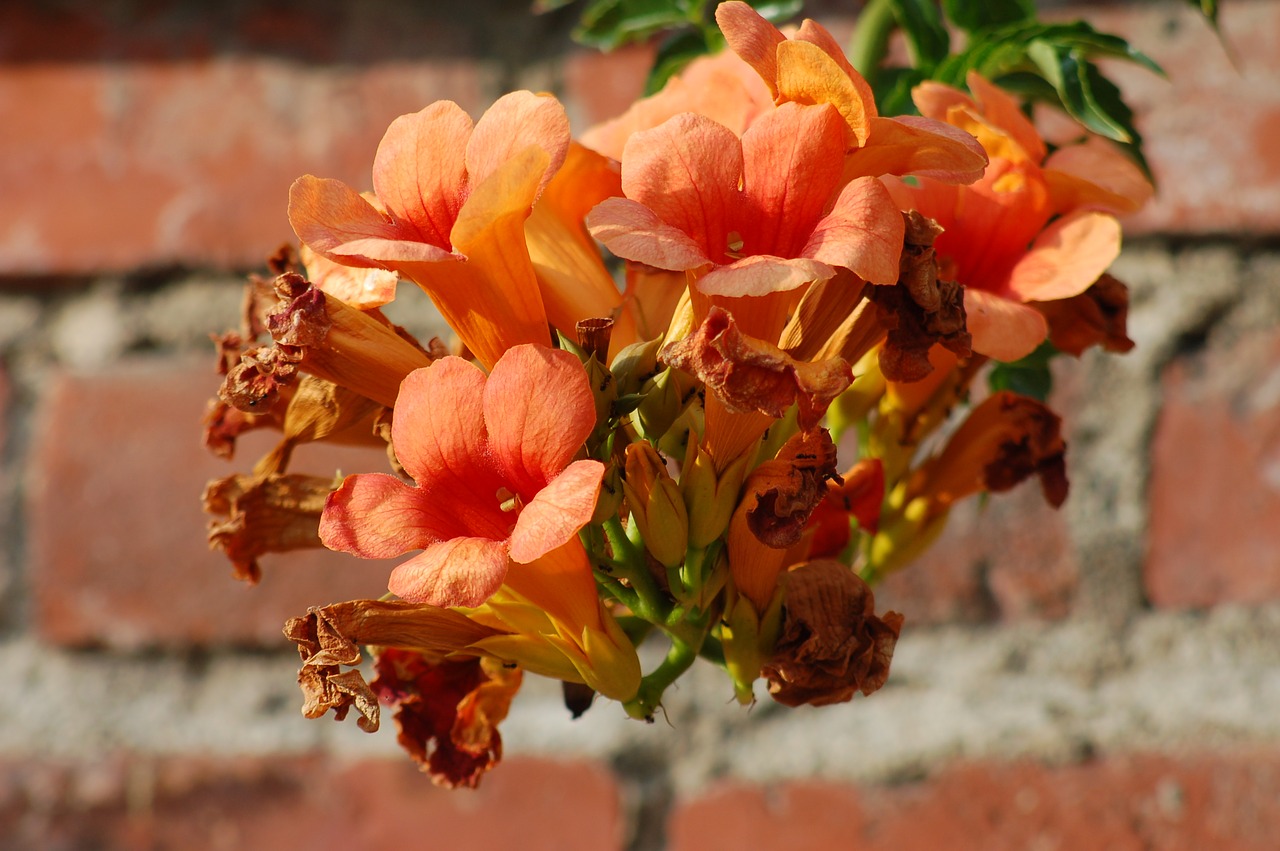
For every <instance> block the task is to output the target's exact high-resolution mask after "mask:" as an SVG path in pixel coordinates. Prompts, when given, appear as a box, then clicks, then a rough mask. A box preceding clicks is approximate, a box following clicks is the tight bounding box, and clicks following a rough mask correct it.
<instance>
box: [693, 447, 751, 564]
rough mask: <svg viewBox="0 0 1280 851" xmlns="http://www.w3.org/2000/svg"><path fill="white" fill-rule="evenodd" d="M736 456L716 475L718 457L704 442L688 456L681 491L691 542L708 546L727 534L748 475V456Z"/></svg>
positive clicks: (694, 544) (696, 545)
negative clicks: (743, 481)
mask: <svg viewBox="0 0 1280 851" xmlns="http://www.w3.org/2000/svg"><path fill="white" fill-rule="evenodd" d="M751 454H753V453H750V452H747V453H744V454H742V455H740V456H738V458H736V459H734V461H733V463H731V464H730V465H729V466H728V468H726V469H725V471H724V472H723V473H721V474H720V475H716V465H715V461H714V460H713V459H712V457H711V454H710V453H709V452H707V450H706V449H704V448H702V447H701V446H699V447H698V449H697V454H696V455H692V456H690V457H686V459H685V465H684V471H683V472H682V473H681V475H680V491H681V492H682V493H683V494H684V504H685V506H686V507H687V508H688V512H689V546H690V547H699V548H701V547H705V546H707V545H709V544H710V543H711V542H712V541H714V540H716V539H717V538H719V537H720V536H721V535H722V534H724V530H725V529H727V528H728V527H729V518H731V517H732V516H733V510H734V508H736V507H737V505H738V491H739V490H741V489H742V480H743V478H744V477H745V475H746V471H747V462H748V460H749V458H748V456H750V455H751Z"/></svg>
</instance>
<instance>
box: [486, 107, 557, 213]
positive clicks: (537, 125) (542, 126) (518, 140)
mask: <svg viewBox="0 0 1280 851" xmlns="http://www.w3.org/2000/svg"><path fill="white" fill-rule="evenodd" d="M530 146H533V147H537V148H541V149H542V150H543V151H546V153H547V165H546V170H545V172H544V173H543V174H542V176H541V179H540V180H539V182H538V185H537V193H541V192H542V190H543V189H544V188H545V187H546V185H547V183H548V182H549V181H550V180H551V178H552V177H553V176H555V173H556V172H557V171H559V169H560V166H561V164H562V163H563V162H564V158H565V154H566V153H567V152H568V150H569V117H568V116H567V115H565V112H564V107H563V106H561V105H560V101H558V100H556V99H555V98H554V97H552V96H550V95H535V94H534V93H533V92H511V93H509V94H506V95H503V96H502V97H500V98H498V99H497V100H496V101H494V103H493V106H491V107H489V109H488V110H486V111H485V114H484V115H482V116H481V117H480V120H479V121H478V122H476V129H475V133H474V134H472V136H471V140H470V141H469V142H468V143H467V150H466V160H467V172H468V174H469V175H470V176H471V183H472V185H473V186H475V185H478V184H480V183H482V182H483V181H484V180H485V179H486V178H488V177H489V175H491V174H493V173H494V172H495V171H497V170H498V169H499V168H500V167H501V166H502V165H503V164H504V163H505V162H507V161H508V160H510V159H511V158H512V157H514V156H515V155H516V154H518V153H519V152H520V151H522V150H524V149H525V148H528V147H530ZM537 193H535V196H534V197H537ZM530 203H532V202H530Z"/></svg>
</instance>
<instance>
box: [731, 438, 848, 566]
mask: <svg viewBox="0 0 1280 851" xmlns="http://www.w3.org/2000/svg"><path fill="white" fill-rule="evenodd" d="M828 479H836V480H839V479H840V477H839V476H838V475H836V448H835V444H834V443H832V442H831V435H830V434H828V433H827V430H826V429H816V430H814V431H811V432H799V433H798V434H796V435H794V436H793V437H792V438H791V439H790V440H788V441H787V442H786V443H785V444H783V446H782V449H780V450H779V451H778V454H777V456H776V457H775V458H774V459H773V460H772V461H766V462H765V463H763V464H761V465H760V466H759V467H757V468H756V469H755V470H754V471H752V473H751V475H750V476H749V477H748V478H747V481H746V484H745V490H746V492H747V494H748V497H747V500H749V501H752V502H754V505H752V506H750V507H748V508H747V527H748V528H749V529H750V530H751V533H752V534H753V535H755V536H756V538H757V539H758V540H759V541H760V542H761V543H763V544H765V545H766V546H769V547H773V548H774V549H783V548H785V547H789V546H791V545H792V544H794V543H796V542H797V541H799V540H800V536H801V535H802V534H803V533H804V529H805V524H807V523H808V522H809V516H810V515H811V514H813V510H814V509H815V508H817V506H818V503H820V502H822V499H823V497H825V496H826V494H827V489H826V482H827V480H828Z"/></svg>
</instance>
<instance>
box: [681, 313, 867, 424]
mask: <svg viewBox="0 0 1280 851" xmlns="http://www.w3.org/2000/svg"><path fill="white" fill-rule="evenodd" d="M661 358H662V360H663V361H664V362H665V363H667V364H669V365H671V366H674V367H677V368H679V369H682V370H684V371H685V372H688V373H691V374H693V375H695V376H697V377H698V378H699V379H701V380H702V382H703V383H705V384H706V386H707V387H708V388H710V389H711V390H712V391H713V392H715V393H716V394H717V395H718V396H719V397H720V398H721V399H722V400H723V401H724V403H725V407H727V408H728V409H729V410H731V411H735V412H737V413H747V412H753V411H756V412H759V413H762V414H767V415H768V416H771V417H781V416H783V415H784V414H785V413H786V411H787V408H789V407H791V406H792V405H793V404H798V405H799V406H800V427H801V428H802V429H804V430H805V431H809V430H811V429H813V428H814V427H815V426H817V424H818V422H819V421H820V420H821V419H822V416H823V415H824V414H825V413H826V412H827V406H828V405H830V404H831V400H832V399H834V398H835V397H836V396H839V395H840V394H841V393H843V392H844V391H845V389H847V388H848V386H849V385H850V384H851V383H852V381H853V370H851V369H850V368H849V364H847V363H846V362H845V361H844V360H842V359H840V358H831V359H829V360H824V361H819V362H817V363H810V362H808V361H800V360H796V359H795V358H793V357H791V356H790V355H788V354H787V353H786V352H784V351H783V350H782V349H780V348H778V347H777V346H774V345H772V344H770V343H767V342H765V341H763V340H757V339H755V338H754V337H749V336H747V335H746V334H743V333H742V332H741V331H739V330H738V326H737V324H736V323H735V322H734V320H733V316H732V315H731V314H730V313H729V312H728V311H726V310H724V309H722V308H720V307H712V308H711V309H710V310H709V311H708V313H707V318H706V319H705V320H704V321H703V323H702V324H701V325H700V326H699V327H698V328H697V329H696V330H695V331H694V332H693V333H692V334H691V335H689V336H688V337H686V338H685V339H683V340H678V341H676V342H674V343H670V344H668V345H667V346H664V347H663V349H662V354H661Z"/></svg>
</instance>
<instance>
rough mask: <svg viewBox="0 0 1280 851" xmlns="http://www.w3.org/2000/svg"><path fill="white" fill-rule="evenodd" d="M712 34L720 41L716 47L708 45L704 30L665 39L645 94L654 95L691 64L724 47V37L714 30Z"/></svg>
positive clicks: (690, 31)
mask: <svg viewBox="0 0 1280 851" xmlns="http://www.w3.org/2000/svg"><path fill="white" fill-rule="evenodd" d="M711 33H712V34H713V35H714V37H715V38H716V39H717V41H718V43H717V44H715V45H709V44H708V43H707V33H706V32H704V31H702V30H686V31H684V32H681V33H676V34H674V35H671V36H668V37H667V38H666V39H664V40H663V42H662V46H661V47H659V48H658V55H657V56H655V57H654V60H653V69H652V70H651V71H649V78H648V79H647V80H646V81H645V85H644V93H645V94H646V95H651V94H654V93H655V92H657V91H659V90H660V89H661V88H662V87H663V86H665V85H666V84H667V80H669V79H671V77H673V76H675V75H676V74H678V73H680V71H682V70H683V69H684V67H685V66H686V65H688V64H689V63H690V62H692V61H693V60H695V59H697V58H698V57H699V56H705V55H707V54H708V53H712V52H714V51H715V50H719V49H720V48H721V47H723V46H724V37H723V36H721V35H720V32H719V31H718V30H714V29H713V30H712V31H711Z"/></svg>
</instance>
